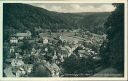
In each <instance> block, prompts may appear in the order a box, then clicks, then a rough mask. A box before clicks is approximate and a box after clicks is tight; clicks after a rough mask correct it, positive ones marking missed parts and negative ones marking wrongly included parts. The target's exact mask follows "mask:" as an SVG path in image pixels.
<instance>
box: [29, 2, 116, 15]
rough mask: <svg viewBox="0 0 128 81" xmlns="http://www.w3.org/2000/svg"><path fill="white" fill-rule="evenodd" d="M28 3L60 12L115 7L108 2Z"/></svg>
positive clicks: (100, 9)
mask: <svg viewBox="0 0 128 81" xmlns="http://www.w3.org/2000/svg"><path fill="white" fill-rule="evenodd" d="M30 5H33V6H36V7H41V8H44V9H47V10H49V11H55V12H62V13H79V12H112V11H114V9H115V7H114V6H113V5H112V4H110V3H104V4H103V3H32V4H30Z"/></svg>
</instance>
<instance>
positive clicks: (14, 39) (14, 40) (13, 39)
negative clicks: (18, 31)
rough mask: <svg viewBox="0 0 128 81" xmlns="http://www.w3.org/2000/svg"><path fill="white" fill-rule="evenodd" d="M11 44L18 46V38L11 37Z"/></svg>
mask: <svg viewBox="0 0 128 81" xmlns="http://www.w3.org/2000/svg"><path fill="white" fill-rule="evenodd" d="M10 43H11V44H13V43H15V44H17V43H18V39H17V38H16V37H11V38H10Z"/></svg>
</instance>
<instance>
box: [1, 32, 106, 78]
mask: <svg viewBox="0 0 128 81" xmlns="http://www.w3.org/2000/svg"><path fill="white" fill-rule="evenodd" d="M104 39H105V36H104V35H102V36H98V35H96V34H92V33H90V32H89V31H86V32H81V33H79V30H72V31H63V32H61V31H60V32H57V33H53V32H49V30H48V31H45V32H41V33H39V34H38V35H37V36H36V37H33V36H32V33H31V32H30V31H25V32H20V33H19V32H17V33H15V34H13V35H10V39H9V43H8V42H4V45H5V47H4V49H6V50H7V51H6V52H7V53H8V55H7V58H6V59H5V64H4V67H3V68H4V71H3V73H4V76H6V77H28V76H38V77H40V76H44V77H61V76H63V75H62V70H63V67H62V66H61V65H62V63H63V62H65V59H67V58H69V57H70V56H72V55H77V57H79V58H83V57H84V58H89V57H92V59H94V60H100V59H101V58H100V57H99V56H98V51H99V48H100V46H101V44H102V42H103V41H104ZM92 46H93V47H92ZM94 46H95V47H94ZM39 65H41V67H42V68H41V69H42V70H44V71H43V73H42V74H39V72H40V71H38V69H39V67H38V66H39ZM33 74H34V75H33Z"/></svg>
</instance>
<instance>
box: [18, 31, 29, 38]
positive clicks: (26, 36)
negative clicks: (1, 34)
mask: <svg viewBox="0 0 128 81" xmlns="http://www.w3.org/2000/svg"><path fill="white" fill-rule="evenodd" d="M16 36H17V37H18V39H19V40H23V39H24V38H25V39H28V38H31V32H30V31H27V32H26V33H17V34H16Z"/></svg>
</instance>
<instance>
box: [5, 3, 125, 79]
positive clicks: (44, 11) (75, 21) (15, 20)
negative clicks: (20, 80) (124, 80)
mask: <svg viewBox="0 0 128 81" xmlns="http://www.w3.org/2000/svg"><path fill="white" fill-rule="evenodd" d="M123 76H124V4H123V3H111V4H110V3H3V77H123Z"/></svg>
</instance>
